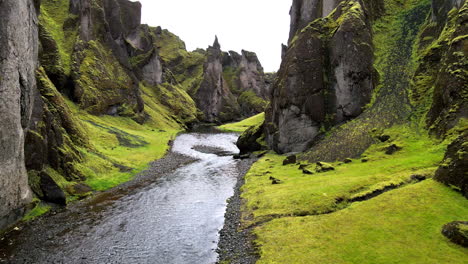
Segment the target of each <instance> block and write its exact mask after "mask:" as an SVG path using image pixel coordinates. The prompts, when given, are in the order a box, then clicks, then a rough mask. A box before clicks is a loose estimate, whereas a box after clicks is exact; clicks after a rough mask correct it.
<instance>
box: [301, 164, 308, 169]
mask: <svg viewBox="0 0 468 264" xmlns="http://www.w3.org/2000/svg"><path fill="white" fill-rule="evenodd" d="M307 166H309V165H308V164H300V165H299V168H298V169H299V170H303V169H305V168H307Z"/></svg>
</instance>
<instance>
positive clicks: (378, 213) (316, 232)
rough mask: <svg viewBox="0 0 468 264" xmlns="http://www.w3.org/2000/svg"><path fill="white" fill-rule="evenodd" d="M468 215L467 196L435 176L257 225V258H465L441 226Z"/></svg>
mask: <svg viewBox="0 0 468 264" xmlns="http://www.w3.org/2000/svg"><path fill="white" fill-rule="evenodd" d="M467 215H468V201H467V200H466V199H465V198H464V197H462V196H461V195H459V194H458V193H456V192H454V191H453V190H451V189H450V188H448V187H445V186H444V185H442V184H440V183H437V182H435V181H433V180H428V181H424V182H422V183H418V184H415V185H411V186H408V187H405V188H402V189H398V190H395V191H391V192H388V193H385V194H383V195H381V196H379V197H376V198H374V199H371V200H369V201H365V202H358V203H354V204H352V205H351V206H349V207H348V208H346V209H344V210H341V211H338V212H335V213H332V214H328V215H319V216H306V217H286V218H281V219H276V220H273V221H271V222H269V223H267V224H265V225H264V226H261V227H259V228H257V229H256V230H255V234H256V235H257V236H258V240H257V243H258V244H259V245H260V246H261V258H260V260H259V261H258V262H257V263H330V264H331V263H333V264H339V263H369V264H371V263H372V264H374V263H433V264H438V263H454V264H456V263H460V264H461V263H465V262H466V255H467V254H468V249H466V248H462V247H461V246H457V245H455V244H451V243H450V242H449V240H448V239H447V238H445V237H444V236H443V235H442V234H441V228H442V226H443V225H444V224H445V223H447V222H450V221H453V220H454V219H464V218H465V217H466V216H467Z"/></svg>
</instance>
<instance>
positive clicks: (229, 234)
mask: <svg viewBox="0 0 468 264" xmlns="http://www.w3.org/2000/svg"><path fill="white" fill-rule="evenodd" d="M256 161H257V159H256V158H250V159H246V160H242V161H240V162H239V165H238V167H239V171H240V172H241V173H240V174H239V178H238V180H237V184H236V187H235V189H234V195H233V196H232V197H231V198H229V200H228V205H227V208H226V213H225V215H224V227H223V229H222V230H221V231H220V232H219V235H220V238H219V242H218V249H217V250H216V251H217V252H218V254H219V256H218V262H219V263H221V264H223V263H229V264H254V263H255V262H256V261H257V259H258V254H257V249H256V248H255V244H254V236H253V235H252V229H240V226H241V217H242V211H241V210H242V203H243V201H242V198H241V193H242V192H241V188H242V186H243V185H244V183H245V180H244V176H245V175H246V174H247V172H248V171H249V169H250V168H251V166H252V165H253V164H254V163H255V162H256Z"/></svg>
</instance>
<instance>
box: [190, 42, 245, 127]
mask: <svg viewBox="0 0 468 264" xmlns="http://www.w3.org/2000/svg"><path fill="white" fill-rule="evenodd" d="M207 54H208V55H207V56H208V57H207V60H206V62H205V65H204V71H203V72H204V78H203V81H202V83H201V85H200V88H198V91H197V94H196V96H195V101H196V103H197V107H198V108H199V109H200V110H201V111H202V112H203V113H204V118H205V120H206V121H208V122H219V121H221V122H223V121H227V120H232V119H233V118H234V117H235V116H238V115H239V111H240V110H239V105H238V104H237V100H236V98H235V97H234V95H233V94H232V92H231V90H230V89H229V86H228V84H227V82H226V80H225V79H224V77H223V65H222V59H223V53H222V51H221V46H220V45H219V42H218V38H216V40H215V42H214V44H213V46H210V47H209V48H208V50H207Z"/></svg>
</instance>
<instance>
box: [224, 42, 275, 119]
mask: <svg viewBox="0 0 468 264" xmlns="http://www.w3.org/2000/svg"><path fill="white" fill-rule="evenodd" d="M272 75H274V74H272ZM223 76H224V78H225V79H226V81H227V82H228V85H229V87H230V89H231V91H232V93H233V94H234V95H235V96H236V97H237V102H238V103H239V106H240V108H241V114H242V116H243V117H246V116H252V115H255V114H258V113H261V112H263V111H265V108H266V106H267V104H268V101H269V100H270V94H271V82H272V80H271V79H274V76H273V77H271V76H270V79H268V78H267V75H266V74H265V73H264V71H263V67H262V65H261V63H260V61H259V60H258V57H257V55H256V54H255V53H254V52H250V51H245V50H242V52H241V54H238V53H237V52H235V51H230V52H229V53H227V52H225V53H223Z"/></svg>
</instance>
